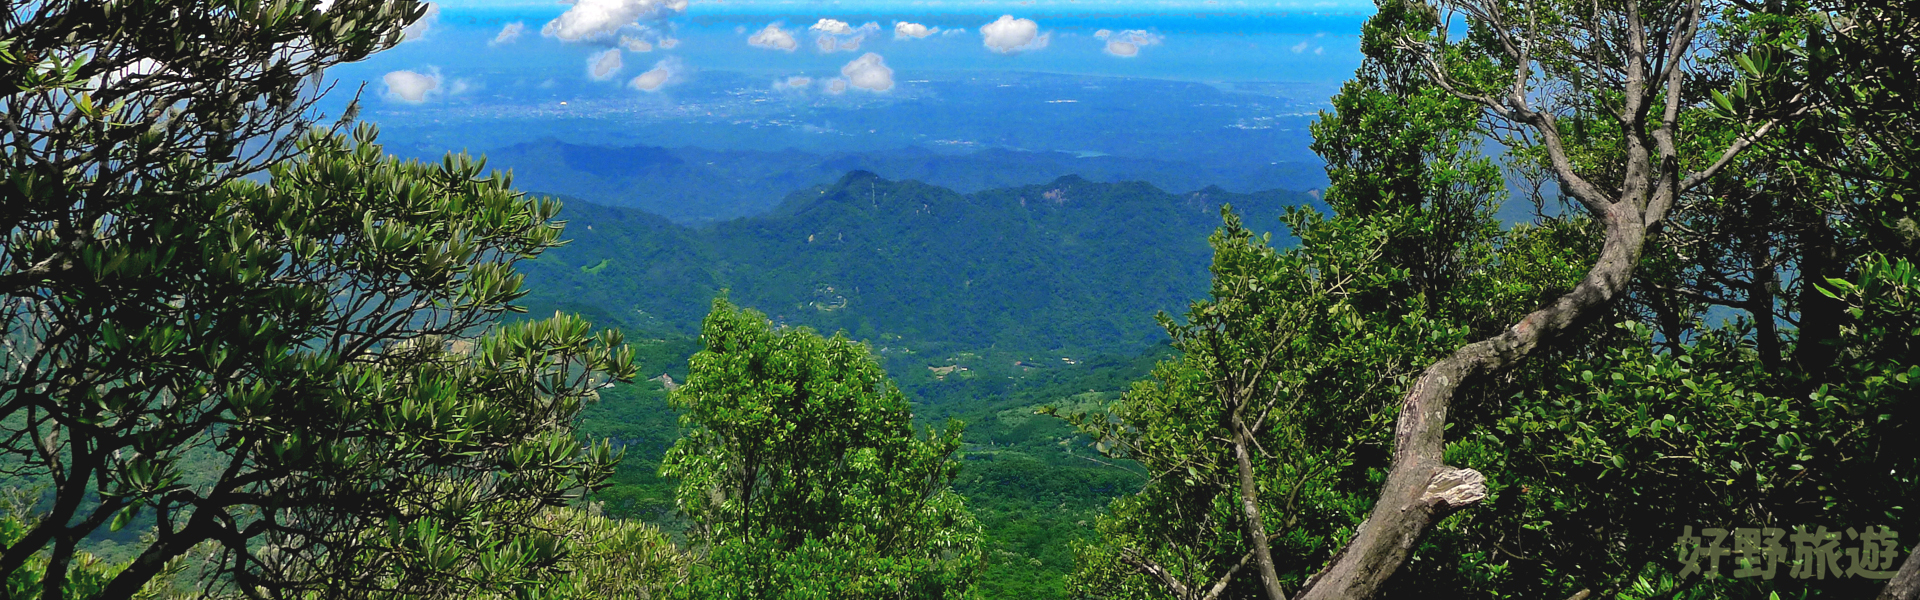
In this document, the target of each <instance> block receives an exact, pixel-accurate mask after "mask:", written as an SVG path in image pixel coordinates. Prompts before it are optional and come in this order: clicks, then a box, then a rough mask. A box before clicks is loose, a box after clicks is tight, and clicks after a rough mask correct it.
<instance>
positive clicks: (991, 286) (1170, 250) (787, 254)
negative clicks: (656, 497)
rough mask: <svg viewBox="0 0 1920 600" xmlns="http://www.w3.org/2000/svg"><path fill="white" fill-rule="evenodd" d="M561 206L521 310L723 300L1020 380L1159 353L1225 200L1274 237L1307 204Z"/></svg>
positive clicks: (1211, 199)
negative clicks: (1018, 373) (1046, 370)
mask: <svg viewBox="0 0 1920 600" xmlns="http://www.w3.org/2000/svg"><path fill="white" fill-rule="evenodd" d="M563 202H564V208H563V210H562V213H561V217H562V218H563V219H565V220H566V221H567V222H568V224H567V230H566V234H565V237H567V238H570V239H571V240H572V241H571V242H570V243H569V244H568V245H566V246H563V247H560V248H556V249H553V250H551V251H549V252H548V253H546V254H545V255H542V256H541V257H540V258H539V259H538V260H535V261H532V262H530V263H527V264H524V265H523V266H522V271H524V272H525V273H527V276H528V282H527V285H528V287H529V288H531V289H532V290H533V294H532V295H531V296H529V298H528V302H529V304H530V305H531V306H532V307H533V308H534V309H535V314H540V313H541V312H543V311H545V310H549V309H562V310H569V311H575V312H580V313H582V314H586V315H588V316H589V317H590V318H592V319H593V320H594V321H595V322H596V323H600V324H603V325H611V326H618V327H621V328H623V329H625V330H627V331H629V332H630V333H640V334H642V335H649V334H651V335H671V336H682V335H687V334H690V333H693V332H694V331H697V328H698V325H699V322H700V319H701V318H702V317H703V316H704V315H705V314H706V312H707V310H708V308H709V307H710V304H711V302H712V299H713V298H714V297H715V296H716V295H719V294H722V293H726V294H728V296H729V298H730V299H731V301H733V302H734V303H736V304H740V305H743V306H748V307H753V308H756V309H758V310H761V311H763V312H765V313H766V314H767V315H768V316H769V317H770V318H772V319H774V320H776V321H777V322H780V323H784V324H792V325H807V326H812V327H814V328H816V329H819V330H821V331H824V332H828V333H831V332H834V331H846V332H847V333H848V335H849V336H850V337H853V338H854V339H860V340H866V341H868V342H869V343H871V344H872V345H873V346H874V347H875V350H876V351H877V352H879V353H880V354H881V355H882V356H883V357H885V358H886V359H887V362H888V363H889V365H888V366H889V371H891V372H894V373H896V377H899V376H901V375H902V374H906V372H907V371H919V370H920V369H919V367H918V366H915V365H919V364H922V363H924V364H926V365H927V366H942V365H948V366H950V365H954V364H962V363H963V362H964V359H961V358H955V356H957V355H958V354H960V353H973V355H978V354H979V353H982V352H994V353H999V354H1000V355H1004V354H1008V353H1012V354H1013V355H1014V357H1013V359H1014V360H1015V361H1016V362H1014V363H1010V364H1012V365H1013V366H1016V367H1018V366H1020V363H1025V364H1026V365H1027V366H1043V365H1049V364H1051V365H1058V364H1060V362H1062V361H1063V359H1064V361H1065V362H1069V363H1070V362H1071V361H1072V360H1073V357H1074V356H1076V355H1079V356H1086V355H1089V354H1093V353H1121V354H1124V353H1132V352H1139V351H1143V350H1145V349H1147V348H1151V347H1152V346H1154V345H1156V344H1158V343H1160V342H1161V341H1163V339H1164V333H1163V332H1161V331H1160V329H1159V327H1158V325H1156V324H1155V323H1154V321H1153V315H1154V314H1155V313H1156V312H1158V311H1163V310H1164V311H1169V312H1176V313H1177V312H1179V311H1181V310H1183V309H1184V307H1185V305H1186V303H1187V302H1189V301H1191V300H1193V299H1196V298H1200V297H1203V296H1204V295H1205V294H1206V291H1207V285H1208V280H1209V274H1208V265H1209V264H1210V261H1211V250H1210V249H1209V247H1208V245H1207V236H1208V235H1209V234H1210V233H1211V232H1212V231H1213V230H1214V229H1215V228H1216V227H1218V226H1219V224H1220V207H1221V206H1222V205H1223V204H1231V205H1232V206H1233V207H1234V210H1236V211H1237V212H1239V213H1241V214H1242V215H1243V217H1244V219H1245V221H1246V222H1247V223H1248V224H1249V225H1250V226H1251V227H1253V228H1254V229H1256V230H1268V231H1272V230H1280V229H1281V228H1280V223H1279V221H1278V216H1279V215H1280V214H1281V212H1282V211H1284V210H1285V209H1286V207H1288V206H1294V205H1302V204H1307V205H1312V204H1317V203H1318V200H1317V199H1316V198H1315V197H1314V196H1313V195H1310V194H1307V193H1300V192H1286V191H1266V192H1258V193H1252V194H1236V193H1231V192H1226V191H1223V190H1220V189H1219V188H1217V187H1209V188H1206V189H1203V190H1200V191H1195V192H1187V193H1179V194H1175V193H1169V192H1165V191H1162V190H1160V189H1159V188H1157V187H1154V186H1153V185H1150V184H1147V183H1143V182H1124V183H1098V182H1093V181H1089V180H1087V179H1085V178H1082V177H1079V176H1067V177H1061V178H1058V179H1055V180H1053V181H1051V182H1048V183H1046V184H1043V185H1025V186H1017V187H1008V188H998V189H991V190H985V191H978V192H974V193H971V194H963V193H960V192H958V191H955V190H952V189H948V188H945V187H941V186H936V185H932V184H928V183H922V182H919V181H912V180H905V181H899V180H890V179H886V178H883V177H880V176H879V175H876V174H874V173H872V172H868V171H853V172H850V173H847V174H845V175H844V176H842V177H840V178H839V179H838V180H837V181H835V182H833V183H832V184H830V185H819V186H813V187H809V188H806V189H802V190H800V191H798V192H794V193H792V194H791V195H789V196H787V198H786V199H785V200H784V201H783V202H782V203H780V204H779V205H778V206H777V207H775V208H774V209H773V210H771V211H768V212H766V213H764V214H761V215H758V216H753V217H746V218H739V219H733V220H729V221H724V222H719V223H712V224H708V225H705V226H699V227H694V226H688V225H681V224H677V223H674V222H672V221H670V220H668V219H666V218H665V217H663V216H660V215H656V214H652V213H649V212H647V211H644V210H640V209H636V208H627V207H615V206H606V205H601V204H595V203H592V202H585V201H581V200H579V199H565V198H563ZM1275 237H1276V238H1277V239H1276V243H1285V242H1283V241H1281V240H1282V239H1283V238H1284V236H1283V235H1276V236H1275ZM1002 357H1003V358H1004V356H1002ZM1001 366H1002V367H1004V366H1006V365H1001ZM902 367H910V368H909V369H904V370H903V369H902Z"/></svg>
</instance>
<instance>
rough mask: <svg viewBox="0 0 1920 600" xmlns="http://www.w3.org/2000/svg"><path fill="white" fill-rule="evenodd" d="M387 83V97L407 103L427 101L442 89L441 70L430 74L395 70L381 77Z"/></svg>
mask: <svg viewBox="0 0 1920 600" xmlns="http://www.w3.org/2000/svg"><path fill="white" fill-rule="evenodd" d="M380 81H381V82H383V83H386V84H387V99H389V100H393V101H396V102H405V103H407V104H419V103H422V102H426V101H427V100H428V99H429V98H431V97H432V96H434V92H436V91H438V90H439V89H440V70H439V69H433V70H432V72H431V73H430V74H422V73H415V72H413V71H393V72H390V73H387V74H386V75H385V76H382V77H381V78H380Z"/></svg>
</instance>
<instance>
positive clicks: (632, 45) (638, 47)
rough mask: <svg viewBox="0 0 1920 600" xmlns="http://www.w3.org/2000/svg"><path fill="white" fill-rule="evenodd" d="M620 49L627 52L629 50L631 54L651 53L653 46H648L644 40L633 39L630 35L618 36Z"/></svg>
mask: <svg viewBox="0 0 1920 600" xmlns="http://www.w3.org/2000/svg"><path fill="white" fill-rule="evenodd" d="M620 47H621V48H626V49H627V50H631V51H633V52H652V51H653V44H649V43H647V41H646V40H643V39H640V38H637V37H633V36H630V35H623V36H620Z"/></svg>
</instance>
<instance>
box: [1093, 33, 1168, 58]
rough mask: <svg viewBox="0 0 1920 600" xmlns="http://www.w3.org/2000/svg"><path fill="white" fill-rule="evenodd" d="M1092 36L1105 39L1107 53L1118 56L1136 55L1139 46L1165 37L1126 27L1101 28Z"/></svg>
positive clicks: (1149, 44)
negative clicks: (1114, 29)
mask: <svg viewBox="0 0 1920 600" xmlns="http://www.w3.org/2000/svg"><path fill="white" fill-rule="evenodd" d="M1093 37H1096V38H1099V39H1102V40H1106V41H1107V54H1111V55H1114V56H1120V57H1131V56H1137V55H1139V54H1140V49H1141V48H1144V47H1147V46H1152V45H1154V44H1158V43H1160V41H1161V40H1163V39H1165V38H1162V37H1160V35H1159V34H1155V33H1152V32H1147V31H1141V30H1138V29H1126V30H1121V31H1119V32H1113V31H1108V30H1105V29H1102V30H1099V31H1096V32H1094V33H1093Z"/></svg>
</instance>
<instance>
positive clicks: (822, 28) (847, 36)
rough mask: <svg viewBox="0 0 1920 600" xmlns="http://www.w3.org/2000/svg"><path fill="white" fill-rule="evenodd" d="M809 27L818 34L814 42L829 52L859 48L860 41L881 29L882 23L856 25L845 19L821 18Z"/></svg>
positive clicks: (823, 51)
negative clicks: (844, 20)
mask: <svg viewBox="0 0 1920 600" xmlns="http://www.w3.org/2000/svg"><path fill="white" fill-rule="evenodd" d="M807 29H808V30H810V31H813V32H815V33H817V34H818V35H817V36H816V37H814V40H813V43H814V45H815V46H817V47H819V48H820V52H822V53H827V52H839V51H853V50H859V49H860V42H861V41H864V40H866V38H867V35H868V34H871V33H875V32H878V31H880V24H879V23H874V22H868V23H867V24H865V25H861V26H859V27H854V26H852V25H849V24H847V23H845V22H843V21H837V20H834V19H821V20H820V22H818V23H814V24H813V26H811V27H808V28H807Z"/></svg>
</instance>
